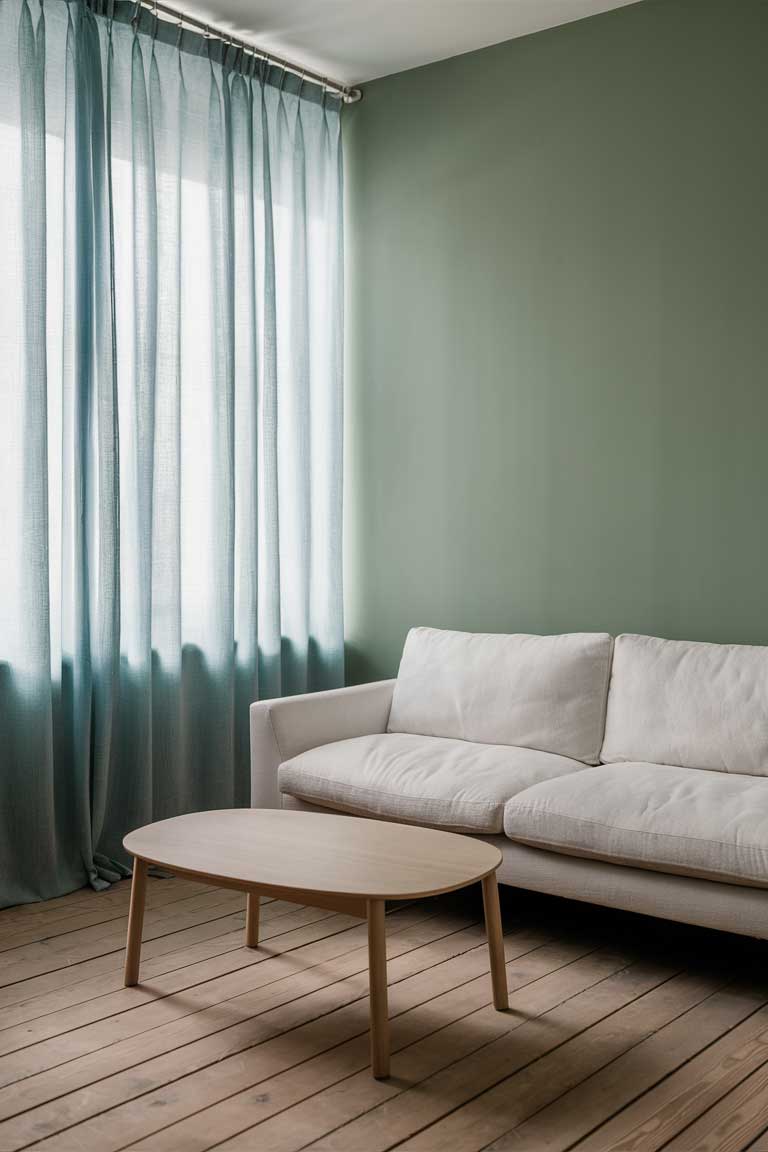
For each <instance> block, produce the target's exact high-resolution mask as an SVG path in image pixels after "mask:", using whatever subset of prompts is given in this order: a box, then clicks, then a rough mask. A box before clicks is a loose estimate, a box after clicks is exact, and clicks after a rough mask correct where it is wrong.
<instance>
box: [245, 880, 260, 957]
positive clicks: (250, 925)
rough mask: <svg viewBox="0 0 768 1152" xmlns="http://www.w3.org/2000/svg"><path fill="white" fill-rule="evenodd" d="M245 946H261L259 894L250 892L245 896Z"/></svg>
mask: <svg viewBox="0 0 768 1152" xmlns="http://www.w3.org/2000/svg"><path fill="white" fill-rule="evenodd" d="M245 900H246V903H245V946H246V948H258V946H259V894H258V892H249V893H248V895H247V896H246V898H245Z"/></svg>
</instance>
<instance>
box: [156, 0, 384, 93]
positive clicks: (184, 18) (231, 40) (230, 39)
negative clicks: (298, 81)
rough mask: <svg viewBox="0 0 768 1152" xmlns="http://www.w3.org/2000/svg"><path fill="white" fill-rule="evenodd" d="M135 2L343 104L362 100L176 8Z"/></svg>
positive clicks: (334, 82) (346, 88)
mask: <svg viewBox="0 0 768 1152" xmlns="http://www.w3.org/2000/svg"><path fill="white" fill-rule="evenodd" d="M138 2H139V6H140V7H142V8H147V9H149V11H150V12H152V13H154V14H155V15H157V14H158V13H162V14H163V15H164V16H168V17H170V19H171V20H175V21H176V22H177V23H179V24H182V25H183V24H186V25H187V26H188V27H190V28H194V29H196V30H198V31H200V32H202V33H203V34H204V35H205V36H206V37H209V36H215V37H217V38H218V39H219V40H222V41H223V42H224V43H226V44H231V45H232V46H233V47H235V48H240V49H241V50H242V51H243V52H248V53H249V54H250V55H252V56H256V57H258V58H259V59H260V60H266V61H267V63H268V64H275V65H277V67H278V68H283V69H284V70H285V71H286V72H292V73H293V74H294V75H295V76H300V77H301V78H302V79H303V80H311V81H312V83H313V84H319V85H320V87H322V88H325V90H326V91H327V92H333V93H334V94H335V95H337V96H340V97H341V99H342V100H343V101H344V103H345V104H356V103H357V101H358V100H362V98H363V94H362V92H361V91H360V89H359V88H350V87H349V86H348V85H347V84H340V83H339V82H338V81H337V80H331V79H330V78H329V77H328V76H321V75H320V74H319V73H318V72H313V71H312V70H311V69H310V68H302V67H301V66H300V65H299V64H293V63H292V62H291V61H290V60H284V59H282V57H280V56H275V54H274V53H273V52H267V51H265V50H264V49H263V48H258V47H257V46H256V45H255V44H250V43H249V42H248V41H247V40H242V39H241V38H240V37H239V36H233V35H231V34H230V33H229V32H225V31H224V30H223V29H221V28H217V27H215V26H214V25H213V24H206V23H205V21H203V20H198V19H197V17H195V16H188V15H187V14H186V13H185V12H180V11H179V10H178V8H171V7H170V6H169V5H168V4H163V3H160V0H138Z"/></svg>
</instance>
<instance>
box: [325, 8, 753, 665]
mask: <svg viewBox="0 0 768 1152" xmlns="http://www.w3.org/2000/svg"><path fill="white" fill-rule="evenodd" d="M766 61H768V3H766V2H765V0H643V2H641V3H639V4H636V5H633V6H630V7H627V8H622V9H619V10H616V11H613V12H608V13H606V14H604V15H601V16H597V17H593V18H591V19H589V20H583V21H580V22H578V23H574V24H568V25H565V26H563V27H560V28H555V29H551V30H549V31H546V32H542V33H538V34H536V35H533V36H529V37H526V38H524V39H519V40H513V41H510V42H509V43H506V44H501V45H498V46H495V47H492V48H488V49H485V50H483V51H481V52H475V53H472V54H470V55H467V56H461V57H457V58H455V59H452V60H449V61H445V62H442V63H439V64H435V65H431V66H429V67H425V68H420V69H417V70H414V71H411V72H406V73H401V74H400V75H397V76H393V77H391V78H388V79H385V80H381V81H377V82H374V83H372V84H370V85H368V86H366V88H365V98H364V100H363V102H362V103H361V104H359V105H357V106H355V107H353V108H351V109H350V110H349V112H348V113H347V114H346V123H345V131H346V161H347V172H346V180H347V185H346V188H347V194H348V203H349V207H348V219H347V233H346V243H347V251H348V271H347V283H348V312H347V321H346V324H347V446H348V447H347V461H346V502H347V519H346V594H347V602H346V615H347V632H348V639H349V654H350V659H349V675H350V679H351V680H361V679H368V678H372V677H376V676H379V675H388V674H391V673H393V672H394V670H395V669H396V667H397V661H398V657H399V654H400V650H401V647H402V642H403V638H404V636H405V633H406V631H407V629H408V628H409V627H410V626H411V625H414V624H432V625H437V626H443V627H456V628H466V629H475V630H488V631H494V630H495V631H531V632H556V631H571V630H580V629H606V630H609V631H612V632H619V631H638V632H649V633H654V634H658V635H662V636H671V637H690V638H694V639H711V640H721V641H727V640H730V641H752V642H762V643H768V372H767V371H766V365H768V289H767V288H766V284H767V278H768V162H767V157H768V64H767V63H766Z"/></svg>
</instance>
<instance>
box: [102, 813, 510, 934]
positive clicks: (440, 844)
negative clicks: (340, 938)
mask: <svg viewBox="0 0 768 1152" xmlns="http://www.w3.org/2000/svg"><path fill="white" fill-rule="evenodd" d="M123 843H124V845H125V848H126V851H128V852H130V853H131V855H132V856H137V857H139V858H140V859H142V860H148V861H149V862H150V863H152V864H159V865H161V866H162V867H165V868H170V869H171V870H173V871H177V872H182V873H185V874H188V875H197V876H200V877H203V878H205V879H206V880H207V881H210V882H211V883H222V882H226V881H231V882H234V883H236V884H239V885H241V886H243V887H245V888H248V887H249V886H251V887H259V888H263V889H265V888H270V889H272V890H274V892H275V894H278V895H279V890H280V889H283V890H287V889H292V890H293V891H294V892H299V891H305V892H311V893H336V894H338V895H342V896H347V897H353V896H357V897H361V898H362V899H363V900H405V899H417V898H423V897H425V896H434V895H437V894H439V893H441V892H450V891H452V890H454V889H456V888H463V887H464V886H465V885H467V884H472V883H474V881H476V880H482V878H483V877H484V876H487V875H489V873H491V872H494V871H495V870H496V868H498V866H499V864H500V863H501V853H500V851H499V849H498V848H495V847H493V845H491V844H485V843H484V842H482V841H479V840H474V839H471V838H470V837H469V836H458V835H456V834H455V833H452V832H438V831H435V830H434V829H432V828H415V827H411V826H409V825H405V824H390V823H388V822H386V821H383V820H362V819H358V818H357V817H353V816H336V815H332V814H330V813H328V814H325V813H323V814H320V813H315V812H293V811H282V810H270V809H263V808H234V809H227V810H224V811H220V812H194V813H191V814H190V815H188V816H175V817H173V818H172V819H170V820H161V821H159V822H158V823H156V824H148V825H147V826H146V827H145V828H139V829H137V830H136V831H135V832H131V833H130V834H129V835H128V836H126V837H125V839H124V841H123ZM363 914H365V913H364V912H363Z"/></svg>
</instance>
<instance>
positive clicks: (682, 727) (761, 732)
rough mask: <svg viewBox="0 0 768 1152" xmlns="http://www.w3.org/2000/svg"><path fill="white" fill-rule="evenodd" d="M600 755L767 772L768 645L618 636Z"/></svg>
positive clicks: (612, 758) (610, 760) (610, 758)
mask: <svg viewBox="0 0 768 1152" xmlns="http://www.w3.org/2000/svg"><path fill="white" fill-rule="evenodd" d="M601 759H602V760H603V762H604V763H606V764H615V763H619V762H621V761H636V760H639V761H646V762H651V763H654V764H673V765H679V766H681V767H683V768H708V769H710V770H714V771H718V772H738V773H743V774H745V775H749V776H768V648H758V647H756V646H752V645H746V644H700V643H693V642H692V641H688V640H659V639H657V638H656V637H653V636H619V637H617V639H616V642H615V647H614V656H613V671H612V675H611V685H610V691H609V693H608V714H607V720H606V728H605V740H604V742H603V750H602V753H601Z"/></svg>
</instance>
